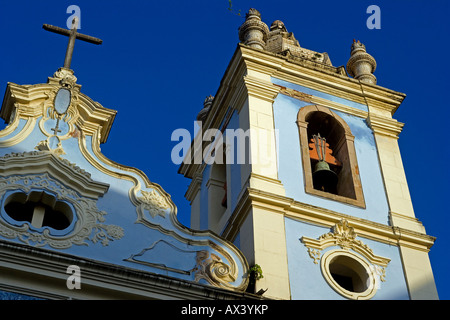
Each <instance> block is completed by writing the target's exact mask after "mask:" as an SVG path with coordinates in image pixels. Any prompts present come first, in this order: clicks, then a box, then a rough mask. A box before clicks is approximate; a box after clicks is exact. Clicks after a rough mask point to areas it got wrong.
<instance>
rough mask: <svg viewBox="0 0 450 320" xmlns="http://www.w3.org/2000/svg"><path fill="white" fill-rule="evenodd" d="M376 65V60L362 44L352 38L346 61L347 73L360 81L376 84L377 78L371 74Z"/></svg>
mask: <svg viewBox="0 0 450 320" xmlns="http://www.w3.org/2000/svg"><path fill="white" fill-rule="evenodd" d="M376 67H377V62H376V61H375V59H374V58H373V57H372V56H371V55H370V54H368V53H367V52H366V47H365V46H364V44H362V43H361V42H359V40H358V41H356V40H353V44H352V48H351V52H350V59H349V60H348V62H347V72H348V74H349V75H350V76H351V77H353V78H355V79H358V80H360V81H362V82H366V83H371V84H376V83H377V78H376V77H375V76H374V75H373V72H374V71H375V69H376Z"/></svg>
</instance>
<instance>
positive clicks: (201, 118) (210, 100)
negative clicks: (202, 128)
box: [197, 95, 214, 122]
mask: <svg viewBox="0 0 450 320" xmlns="http://www.w3.org/2000/svg"><path fill="white" fill-rule="evenodd" d="M213 100H214V97H213V96H211V95H210V96H209V97H206V99H205V101H204V102H203V109H202V110H200V112H199V113H198V115H197V121H202V122H203V121H205V120H206V116H207V115H208V112H209V109H211V105H212V103H213Z"/></svg>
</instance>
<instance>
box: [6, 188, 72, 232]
mask: <svg viewBox="0 0 450 320" xmlns="http://www.w3.org/2000/svg"><path fill="white" fill-rule="evenodd" d="M4 209H5V212H6V214H7V215H8V216H9V217H10V218H11V219H13V220H15V221H17V222H29V223H30V224H31V225H32V226H33V227H35V228H43V227H50V228H53V229H55V230H64V229H66V228H68V227H69V226H70V225H71V223H72V221H73V212H72V209H71V208H70V206H69V205H68V204H67V203H64V202H62V201H57V200H56V198H55V197H54V196H52V195H50V194H48V193H45V192H39V191H33V192H30V194H28V195H27V194H25V193H22V192H17V193H13V194H11V195H10V196H9V197H8V198H7V199H6V201H5V203H4Z"/></svg>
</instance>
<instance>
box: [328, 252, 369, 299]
mask: <svg viewBox="0 0 450 320" xmlns="http://www.w3.org/2000/svg"><path fill="white" fill-rule="evenodd" d="M321 268H322V274H323V275H324V278H325V280H326V281H327V282H328V284H329V285H330V286H331V287H332V288H333V289H334V290H335V291H336V292H337V293H339V294H341V295H342V296H344V297H346V298H350V299H370V298H372V297H373V296H374V295H375V293H376V290H377V287H376V285H375V284H376V283H375V278H374V276H373V273H372V272H371V265H370V264H369V263H368V262H367V261H366V260H364V259H363V258H362V257H360V256H359V255H357V254H355V253H353V252H350V251H344V250H335V251H329V252H327V253H325V254H324V255H323V256H322V258H321Z"/></svg>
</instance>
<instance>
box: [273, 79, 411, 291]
mask: <svg viewBox="0 0 450 320" xmlns="http://www.w3.org/2000/svg"><path fill="white" fill-rule="evenodd" d="M272 81H273V83H276V84H279V85H282V86H284V87H288V88H292V89H295V90H298V91H300V92H304V93H307V94H312V95H314V96H318V97H321V98H324V99H327V100H330V101H335V102H339V103H341V104H345V105H347V106H350V107H353V108H356V109H359V110H364V111H367V106H365V105H362V104H358V103H354V102H351V101H348V100H345V99H341V98H337V97H334V96H332V95H329V94H325V93H322V92H319V91H316V90H312V89H309V88H305V87H302V86H299V85H295V84H291V83H289V82H286V81H282V80H279V79H275V78H273V79H272ZM307 105H311V103H307V102H303V101H300V100H297V99H294V98H291V97H288V96H286V95H282V94H280V95H278V96H277V97H276V99H275V101H274V104H273V112H274V123H275V129H278V130H279V131H278V133H279V139H278V141H279V155H278V161H279V166H278V178H279V179H280V181H281V183H282V184H283V186H284V188H285V190H286V196H288V197H291V198H293V199H295V200H296V201H299V202H304V203H307V204H311V205H314V206H318V207H321V208H325V209H329V210H332V211H336V212H340V213H344V214H347V215H351V216H355V217H359V218H363V219H367V220H371V221H374V222H378V223H382V224H388V223H389V222H388V219H389V217H388V215H389V207H388V203H387V198H386V192H385V189H384V185H383V180H382V175H381V169H380V165H379V161H378V154H377V149H376V144H375V140H374V136H373V133H372V130H371V129H370V128H369V126H368V125H367V123H366V120H365V119H363V118H359V117H356V116H353V115H349V114H346V113H344V112H340V111H337V110H333V111H334V112H335V113H336V114H337V115H339V116H340V117H341V118H342V119H343V120H344V121H345V122H346V123H347V124H348V125H349V127H350V130H351V131H352V134H353V135H354V136H355V142H354V145H355V151H356V157H357V162H358V167H359V173H360V178H361V184H362V188H363V193H364V199H365V204H366V208H360V207H356V206H352V205H348V204H344V203H341V202H338V201H333V200H328V199H325V198H322V197H318V196H314V195H310V194H307V193H306V192H305V187H304V186H305V184H304V177H303V165H302V157H301V151H300V140H299V130H298V126H297V124H296V120H297V113H298V111H299V110H300V109H301V108H302V107H305V106H307ZM285 228H286V245H287V254H288V268H289V280H290V287H291V294H292V298H293V299H345V298H344V297H342V296H341V295H339V294H338V293H336V292H335V291H334V290H333V289H332V288H331V287H330V286H329V285H328V283H327V282H326V281H325V279H324V278H323V276H322V273H321V270H320V264H314V263H313V260H312V259H311V258H310V257H309V255H308V252H307V248H306V247H305V246H304V245H303V244H302V243H301V242H300V238H301V237H303V236H306V237H311V238H314V239H316V238H318V237H319V236H321V235H322V234H325V233H328V232H330V230H329V229H327V228H323V227H319V226H315V225H312V224H307V223H304V222H301V221H296V220H293V219H288V218H286V219H285ZM359 240H362V241H363V242H364V243H366V244H368V245H369V247H370V248H371V249H373V250H374V253H375V254H377V255H380V256H383V257H386V258H389V259H391V262H390V263H389V265H388V267H387V268H386V282H381V288H380V289H379V290H378V291H377V294H376V296H375V297H374V299H408V298H409V296H408V290H407V287H406V283H405V279H404V274H403V268H402V263H401V258H400V253H399V250H398V248H397V247H396V246H390V245H387V244H384V243H379V242H376V241H371V240H368V239H359ZM331 249H335V248H333V247H331V248H329V249H326V250H324V251H323V252H322V254H323V253H325V252H326V251H327V250H331Z"/></svg>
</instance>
